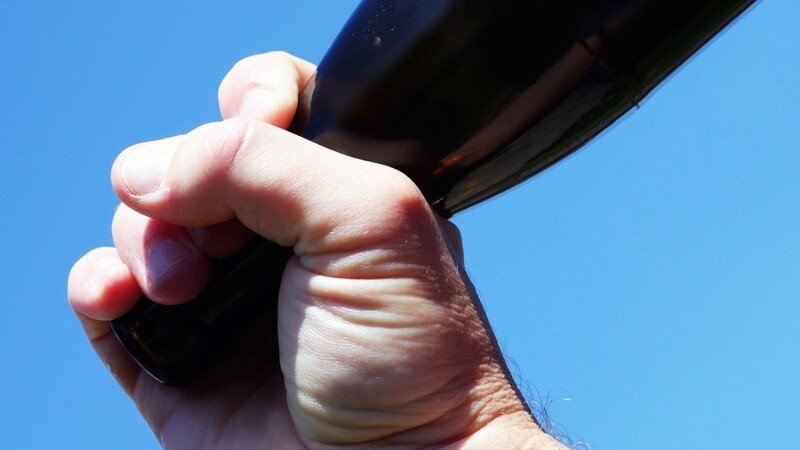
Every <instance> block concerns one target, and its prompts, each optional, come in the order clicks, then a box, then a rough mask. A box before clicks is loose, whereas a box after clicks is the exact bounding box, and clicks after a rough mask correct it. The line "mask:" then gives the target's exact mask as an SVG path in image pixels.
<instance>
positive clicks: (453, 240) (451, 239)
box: [439, 218, 464, 264]
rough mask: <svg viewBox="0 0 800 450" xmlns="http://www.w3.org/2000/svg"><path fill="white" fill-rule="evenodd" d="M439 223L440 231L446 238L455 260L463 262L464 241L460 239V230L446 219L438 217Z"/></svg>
mask: <svg viewBox="0 0 800 450" xmlns="http://www.w3.org/2000/svg"><path fill="white" fill-rule="evenodd" d="M439 225H441V227H442V233H443V234H444V236H445V237H446V238H447V242H448V244H449V247H450V248H451V250H452V252H453V254H454V256H455V258H454V259H455V260H456V261H460V262H461V263H462V264H463V263H464V242H463V240H462V239H461V230H459V229H458V227H457V226H456V225H455V224H454V223H453V222H450V221H449V220H447V219H444V218H439Z"/></svg>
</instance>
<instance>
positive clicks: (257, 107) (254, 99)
mask: <svg viewBox="0 0 800 450" xmlns="http://www.w3.org/2000/svg"><path fill="white" fill-rule="evenodd" d="M271 101H272V92H271V91H268V90H266V89H262V88H253V89H250V91H249V92H248V93H247V95H245V96H244V100H243V101H242V107H241V108H239V117H250V118H254V119H258V118H259V113H260V112H261V110H262V109H264V106H266V105H268V104H269V103H270V102H271Z"/></svg>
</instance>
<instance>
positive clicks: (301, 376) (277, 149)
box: [68, 53, 563, 449]
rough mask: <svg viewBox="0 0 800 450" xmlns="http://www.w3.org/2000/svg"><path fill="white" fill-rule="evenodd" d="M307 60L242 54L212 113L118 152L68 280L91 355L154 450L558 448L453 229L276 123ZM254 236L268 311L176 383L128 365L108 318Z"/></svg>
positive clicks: (373, 173)
mask: <svg viewBox="0 0 800 450" xmlns="http://www.w3.org/2000/svg"><path fill="white" fill-rule="evenodd" d="M313 72H314V66H313V65H311V64H309V63H307V62H305V61H302V60H299V59H297V58H295V57H293V56H290V55H288V54H285V53H268V54H264V55H259V56H254V57H251V58H247V59H245V60H243V61H241V62H239V63H238V64H236V66H234V68H233V69H232V70H231V72H230V73H229V74H228V75H227V77H226V78H225V79H224V80H223V82H222V84H221V86H220V90H219V104H220V111H221V113H222V117H223V119H224V120H223V121H221V122H216V123H210V124H206V125H203V126H201V127H199V128H197V129H195V130H192V131H190V132H188V133H186V134H184V135H180V136H175V137H171V138H167V139H163V140H160V141H155V142H147V143H142V144H138V145H135V146H132V147H130V148H128V149H126V150H125V151H123V152H122V153H121V155H120V156H119V157H118V159H117V161H116V162H115V164H114V167H113V168H112V175H111V180H112V184H113V187H114V190H115V192H116V193H117V195H118V197H119V198H120V200H121V201H122V205H121V206H120V207H119V209H118V210H117V212H116V214H115V216H114V220H113V224H112V233H113V237H114V245H115V247H114V248H99V249H95V250H92V251H91V252H89V253H88V254H87V255H85V256H84V257H83V258H82V259H80V260H79V261H78V262H77V263H76V264H75V266H74V267H73V270H72V272H71V274H70V279H69V289H68V291H69V301H70V304H71V306H72V308H73V309H74V310H75V312H76V314H77V316H78V318H79V319H80V322H81V323H82V325H83V327H84V329H85V331H86V334H87V337H88V339H89V341H90V342H91V343H92V345H93V346H94V348H95V350H96V351H97V354H98V356H99V357H100V359H101V360H102V361H103V362H104V364H105V365H106V366H107V367H108V368H109V370H110V371H111V373H112V374H113V375H114V376H115V377H116V379H117V380H118V382H119V384H120V386H121V387H122V388H123V389H124V390H125V391H126V392H127V393H128V394H129V395H130V396H131V398H132V399H133V401H134V402H135V403H136V405H137V407H138V408H139V410H140V411H141V413H142V416H143V417H144V419H145V420H146V421H147V422H148V423H149V425H150V426H151V428H152V429H153V432H154V433H155V434H156V436H157V437H158V439H159V440H160V442H161V444H162V445H163V446H164V447H165V448H175V449H197V448H224V449H236V448H246V449H250V448H275V449H292V448H314V449H334V448H335V449H347V448H353V449H357V448H398V449H399V448H479V449H487V448H499V449H513V448H530V449H551V448H563V447H562V446H561V445H560V444H559V443H558V442H557V441H555V440H554V439H552V438H551V437H550V436H548V435H547V434H545V433H544V432H543V431H542V430H541V429H540V427H539V426H538V425H537V424H536V422H535V420H534V419H533V418H532V416H531V415H530V413H529V411H528V409H527V407H526V406H525V404H524V401H523V400H522V399H521V397H520V396H519V393H518V391H517V389H516V387H515V386H514V384H513V381H512V380H511V377H510V376H509V374H508V370H507V368H506V365H505V362H504V361H503V358H502V355H501V354H500V352H499V350H498V348H497V345H496V342H495V340H494V337H493V335H492V331H491V328H490V326H489V324H488V322H487V321H486V317H485V315H484V314H483V312H482V309H481V306H480V303H479V301H478V298H477V295H476V294H475V290H474V288H473V287H472V285H471V283H470V282H469V280H468V278H467V277H466V275H465V272H464V269H463V257H462V253H461V243H460V238H459V236H458V231H457V229H456V228H455V226H453V225H452V224H451V223H449V222H447V221H445V220H443V219H441V218H439V217H438V216H437V215H436V214H435V213H434V212H433V211H432V210H431V209H430V207H429V206H428V204H427V203H426V201H425V199H424V198H423V196H422V195H421V194H420V192H419V190H418V189H417V188H416V186H415V185H414V184H413V183H412V182H411V181H410V180H409V179H408V178H407V177H405V176H404V175H403V174H402V173H400V172H397V171H395V170H394V169H391V168H389V167H386V166H382V165H379V164H374V163H369V162H365V161H362V160H359V159H354V158H351V157H348V156H344V155H341V154H339V153H336V152H333V151H331V150H328V149H327V148H324V147H322V146H319V145H317V144H314V143H312V142H309V141H306V140H304V139H302V138H300V137H298V136H295V135H293V134H291V133H289V132H287V131H285V128H286V127H287V126H288V124H289V123H290V122H291V119H292V117H293V115H294V112H295V109H296V107H297V98H298V92H299V90H300V89H301V88H302V87H303V86H304V85H305V83H306V82H307V81H308V80H309V78H310V77H311V76H312V74H313ZM253 232H255V233H258V234H260V235H262V236H264V237H265V238H267V239H269V240H271V241H274V242H277V243H279V244H281V245H285V246H291V247H293V249H294V253H295V256H294V257H293V258H292V259H291V260H290V262H289V264H288V266H287V268H286V270H285V272H284V276H283V282H282V284H281V292H280V295H279V300H278V309H277V315H276V316H275V317H268V318H266V319H264V321H262V322H259V323H257V324H254V325H253V326H252V327H251V329H248V330H246V332H245V333H244V338H243V339H242V341H241V343H240V344H239V345H238V346H237V350H238V351H237V354H236V355H234V356H233V357H232V358H231V359H230V360H229V361H227V362H225V363H224V364H223V365H222V366H221V367H219V368H216V369H214V370H212V371H210V373H208V374H205V375H203V376H202V377H201V379H199V380H198V381H196V382H193V383H192V384H190V385H188V386H185V387H180V388H174V387H166V386H163V385H160V384H158V383H156V382H155V381H153V380H152V379H151V378H150V377H148V376H147V375H146V374H143V373H142V372H141V370H140V369H139V368H138V367H137V366H136V365H135V364H134V363H133V362H132V361H131V360H130V359H129V358H128V356H127V354H125V352H124V350H123V349H122V348H121V346H120V345H119V344H118V343H117V342H116V340H115V338H114V337H113V335H112V334H110V330H109V325H108V321H109V320H111V319H114V318H116V317H120V316H121V315H123V314H124V313H125V312H126V311H128V310H129V309H130V308H131V307H132V306H133V305H134V303H135V302H136V301H137V299H138V298H139V297H140V296H141V295H142V294H143V293H144V294H146V295H147V296H148V297H149V298H151V299H153V300H154V301H156V302H159V303H164V304H178V303H182V302H186V301H189V300H190V299H191V298H193V297H194V296H195V295H196V294H197V293H198V292H199V291H200V290H201V289H202V288H203V286H204V285H205V283H206V282H207V280H208V277H209V274H210V268H209V267H210V265H209V259H210V258H216V257H221V256H226V255H229V254H231V253H233V252H234V251H235V250H236V249H238V248H240V247H241V246H242V245H243V244H244V242H246V241H247V239H248V238H249V237H250V235H251V233H253Z"/></svg>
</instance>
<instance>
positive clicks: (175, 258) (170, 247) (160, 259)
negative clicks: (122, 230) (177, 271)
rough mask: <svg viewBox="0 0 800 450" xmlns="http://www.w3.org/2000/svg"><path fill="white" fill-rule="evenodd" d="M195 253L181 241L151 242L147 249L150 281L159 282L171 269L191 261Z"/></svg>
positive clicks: (163, 240) (161, 240) (162, 240)
mask: <svg viewBox="0 0 800 450" xmlns="http://www.w3.org/2000/svg"><path fill="white" fill-rule="evenodd" d="M193 253H194V252H192V250H191V249H190V248H189V247H187V246H186V245H184V244H183V243H182V242H180V241H175V240H172V239H156V240H154V241H152V242H150V247H149V248H148V249H147V260H146V261H145V264H146V265H147V272H148V279H149V280H150V281H151V282H157V281H158V280H159V279H161V278H163V277H164V275H166V274H167V273H168V272H169V271H170V269H172V268H173V267H175V266H176V265H177V264H179V263H181V262H183V261H185V260H187V259H189V257H190V256H192V254H193Z"/></svg>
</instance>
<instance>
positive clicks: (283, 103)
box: [218, 52, 315, 128]
mask: <svg viewBox="0 0 800 450" xmlns="http://www.w3.org/2000/svg"><path fill="white" fill-rule="evenodd" d="M314 70H315V67H314V65H313V64H311V63H309V62H307V61H303V60H301V59H299V58H297V57H294V56H292V55H290V54H288V53H284V52H272V53H265V54H262V55H256V56H251V57H249V58H245V59H243V60H241V61H239V62H238V63H236V65H234V66H233V68H232V69H231V71H230V72H228V75H226V76H225V78H224V79H223V80H222V83H221V84H220V87H219V94H218V97H219V107H220V112H221V113H222V117H223V118H224V119H228V118H231V117H239V116H242V117H249V118H252V119H256V120H260V121H263V122H267V123H270V124H273V125H275V126H277V127H280V128H286V127H288V126H289V124H290V123H291V121H292V118H293V117H294V113H295V110H296V109H297V99H298V96H299V92H300V90H302V89H303V87H304V86H305V85H306V83H307V82H308V80H309V79H311V77H312V76H313V74H314Z"/></svg>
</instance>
